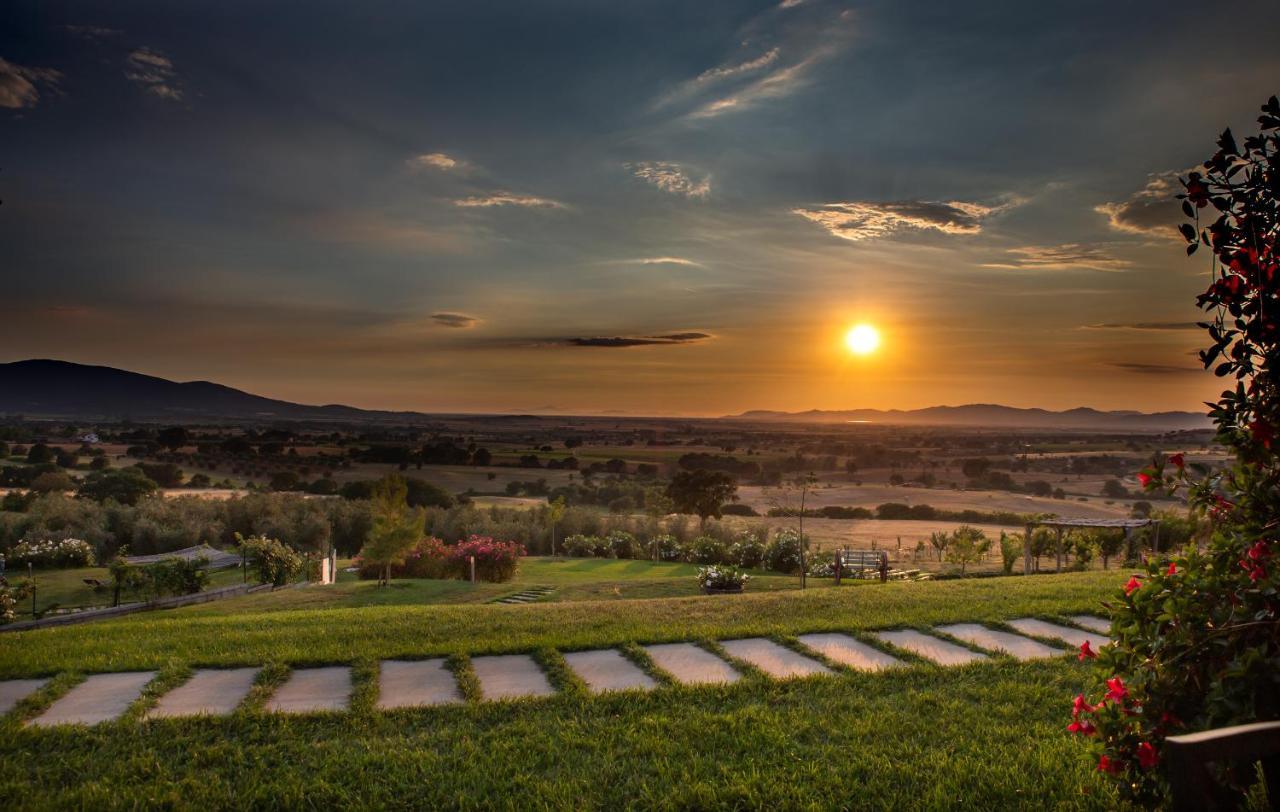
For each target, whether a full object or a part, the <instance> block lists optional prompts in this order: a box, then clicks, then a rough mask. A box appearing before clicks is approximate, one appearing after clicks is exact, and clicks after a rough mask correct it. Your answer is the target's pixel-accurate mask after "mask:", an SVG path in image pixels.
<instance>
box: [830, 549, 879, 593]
mask: <svg viewBox="0 0 1280 812" xmlns="http://www.w3.org/2000/svg"><path fill="white" fill-rule="evenodd" d="M835 567H836V583H837V584H839V583H840V579H841V578H842V577H843V576H845V575H849V576H851V577H854V578H865V577H867V575H868V573H876V574H877V575H879V576H880V580H881V581H887V580H889V554H888V553H886V552H885V551H884V550H845V549H842V550H837V551H836V560H835Z"/></svg>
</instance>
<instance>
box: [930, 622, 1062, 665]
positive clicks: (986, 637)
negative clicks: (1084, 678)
mask: <svg viewBox="0 0 1280 812" xmlns="http://www.w3.org/2000/svg"><path fill="white" fill-rule="evenodd" d="M937 630H938V631H940V632H942V633H943V634H949V635H951V636H952V637H955V638H957V639H960V640H963V641H965V642H966V643H972V644H973V645H975V646H977V647H978V648H985V649H988V650H990V651H1003V652H1004V653H1005V654H1008V655H1010V656H1011V657H1013V658H1014V659H1017V660H1036V659H1040V658H1043V657H1057V656H1058V655H1060V654H1063V653H1064V652H1063V651H1062V649H1056V648H1050V647H1049V646H1046V645H1045V644H1044V643H1038V642H1036V641H1035V640H1032V639H1031V638H1029V637H1023V636H1022V635H1020V634H1010V633H1009V632H998V631H995V630H994V629H988V628H987V627H986V626H981V625H979V624H977V623H956V624H955V625H952V626H939V627H938V628H937Z"/></svg>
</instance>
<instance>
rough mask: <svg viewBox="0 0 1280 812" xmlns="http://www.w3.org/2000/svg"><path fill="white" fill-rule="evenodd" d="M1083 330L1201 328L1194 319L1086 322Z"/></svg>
mask: <svg viewBox="0 0 1280 812" xmlns="http://www.w3.org/2000/svg"><path fill="white" fill-rule="evenodd" d="M1080 329H1082V330H1142V331H1146V330H1156V331H1165V330H1199V329H1200V328H1199V327H1198V326H1197V325H1196V323H1195V322H1194V321H1138V322H1130V323H1128V324H1086V325H1083V326H1082V327H1081V328H1080Z"/></svg>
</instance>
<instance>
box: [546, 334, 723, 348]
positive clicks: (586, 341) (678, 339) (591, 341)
mask: <svg viewBox="0 0 1280 812" xmlns="http://www.w3.org/2000/svg"><path fill="white" fill-rule="evenodd" d="M708 338H711V335H710V334H709V333H668V334H667V335H659V336H594V337H591V338H567V339H565V340H564V342H563V343H565V344H568V345H570V346H573V347H654V346H658V347H661V346H670V345H673V344H692V343H694V342H697V341H705V340H706V339H708Z"/></svg>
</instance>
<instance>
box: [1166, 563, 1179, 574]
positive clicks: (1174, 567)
mask: <svg viewBox="0 0 1280 812" xmlns="http://www.w3.org/2000/svg"><path fill="white" fill-rule="evenodd" d="M1164 574H1165V575H1177V574H1178V565H1177V564H1175V563H1173V562H1172V561H1170V562H1169V569H1167V570H1165V571H1164Z"/></svg>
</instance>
